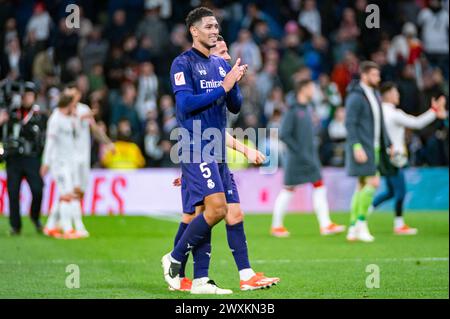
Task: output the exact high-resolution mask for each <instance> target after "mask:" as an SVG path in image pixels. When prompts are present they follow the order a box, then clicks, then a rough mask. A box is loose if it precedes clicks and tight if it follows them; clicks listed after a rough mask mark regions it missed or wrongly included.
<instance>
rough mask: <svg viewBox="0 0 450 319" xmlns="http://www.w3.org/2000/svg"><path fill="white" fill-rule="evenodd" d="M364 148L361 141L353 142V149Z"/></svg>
mask: <svg viewBox="0 0 450 319" xmlns="http://www.w3.org/2000/svg"><path fill="white" fill-rule="evenodd" d="M362 149H363V147H362V145H361V143H356V144H353V150H354V151H359V150H362Z"/></svg>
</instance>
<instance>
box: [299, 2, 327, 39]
mask: <svg viewBox="0 0 450 319" xmlns="http://www.w3.org/2000/svg"><path fill="white" fill-rule="evenodd" d="M298 23H299V24H300V25H301V26H302V27H304V28H305V29H306V30H308V31H309V32H311V33H312V34H314V35H320V34H321V33H322V26H321V24H322V21H321V18H320V13H319V10H317V7H316V1H315V0H306V1H305V4H304V6H303V10H301V11H300V14H299V16H298Z"/></svg>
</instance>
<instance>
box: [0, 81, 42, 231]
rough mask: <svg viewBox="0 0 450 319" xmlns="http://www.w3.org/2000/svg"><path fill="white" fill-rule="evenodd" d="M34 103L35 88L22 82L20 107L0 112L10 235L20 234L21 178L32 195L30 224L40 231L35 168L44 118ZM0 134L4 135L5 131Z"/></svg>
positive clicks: (39, 180)
mask: <svg viewBox="0 0 450 319" xmlns="http://www.w3.org/2000/svg"><path fill="white" fill-rule="evenodd" d="M35 101H36V92H35V85H34V84H33V83H32V82H25V84H24V93H23V94H22V99H21V102H22V103H21V106H20V107H19V108H17V109H13V110H11V113H10V114H7V113H6V112H5V111H2V115H1V116H0V125H7V129H6V135H7V136H6V137H5V136H3V139H4V140H5V139H6V140H7V141H8V142H7V143H6V144H7V146H6V175H7V187H8V196H9V222H10V225H11V231H10V234H11V235H20V232H21V229H22V221H21V218H20V202H19V195H20V184H21V182H22V179H23V178H25V179H26V181H27V182H28V185H29V186H30V190H31V194H32V196H33V200H32V202H31V209H30V217H31V221H32V222H33V224H34V226H35V228H36V231H37V232H39V233H41V232H42V225H41V222H40V220H39V216H40V211H41V203H42V193H43V188H44V183H43V181H42V178H41V176H40V175H39V168H40V165H41V160H40V157H41V154H42V150H43V146H44V139H45V129H46V123H47V116H46V115H44V114H43V113H41V112H40V108H39V106H38V105H37V104H35ZM13 116H14V117H13ZM2 131H3V132H4V131H5V129H2Z"/></svg>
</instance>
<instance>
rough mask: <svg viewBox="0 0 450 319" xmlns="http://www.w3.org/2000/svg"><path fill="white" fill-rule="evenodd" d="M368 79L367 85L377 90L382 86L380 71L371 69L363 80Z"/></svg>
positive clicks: (364, 75)
mask: <svg viewBox="0 0 450 319" xmlns="http://www.w3.org/2000/svg"><path fill="white" fill-rule="evenodd" d="M364 78H365V79H366V80H365V82H366V84H367V85H369V86H371V87H373V88H376V87H378V85H379V84H380V81H381V77H380V71H379V70H378V69H375V68H373V69H370V70H369V71H368V72H367V73H365V74H363V79H364Z"/></svg>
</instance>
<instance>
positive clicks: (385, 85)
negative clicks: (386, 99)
mask: <svg viewBox="0 0 450 319" xmlns="http://www.w3.org/2000/svg"><path fill="white" fill-rule="evenodd" d="M396 88H397V84H395V83H394V82H391V81H388V82H384V83H383V84H381V86H380V93H381V95H384V94H385V93H387V92H389V91H390V90H392V89H396Z"/></svg>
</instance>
